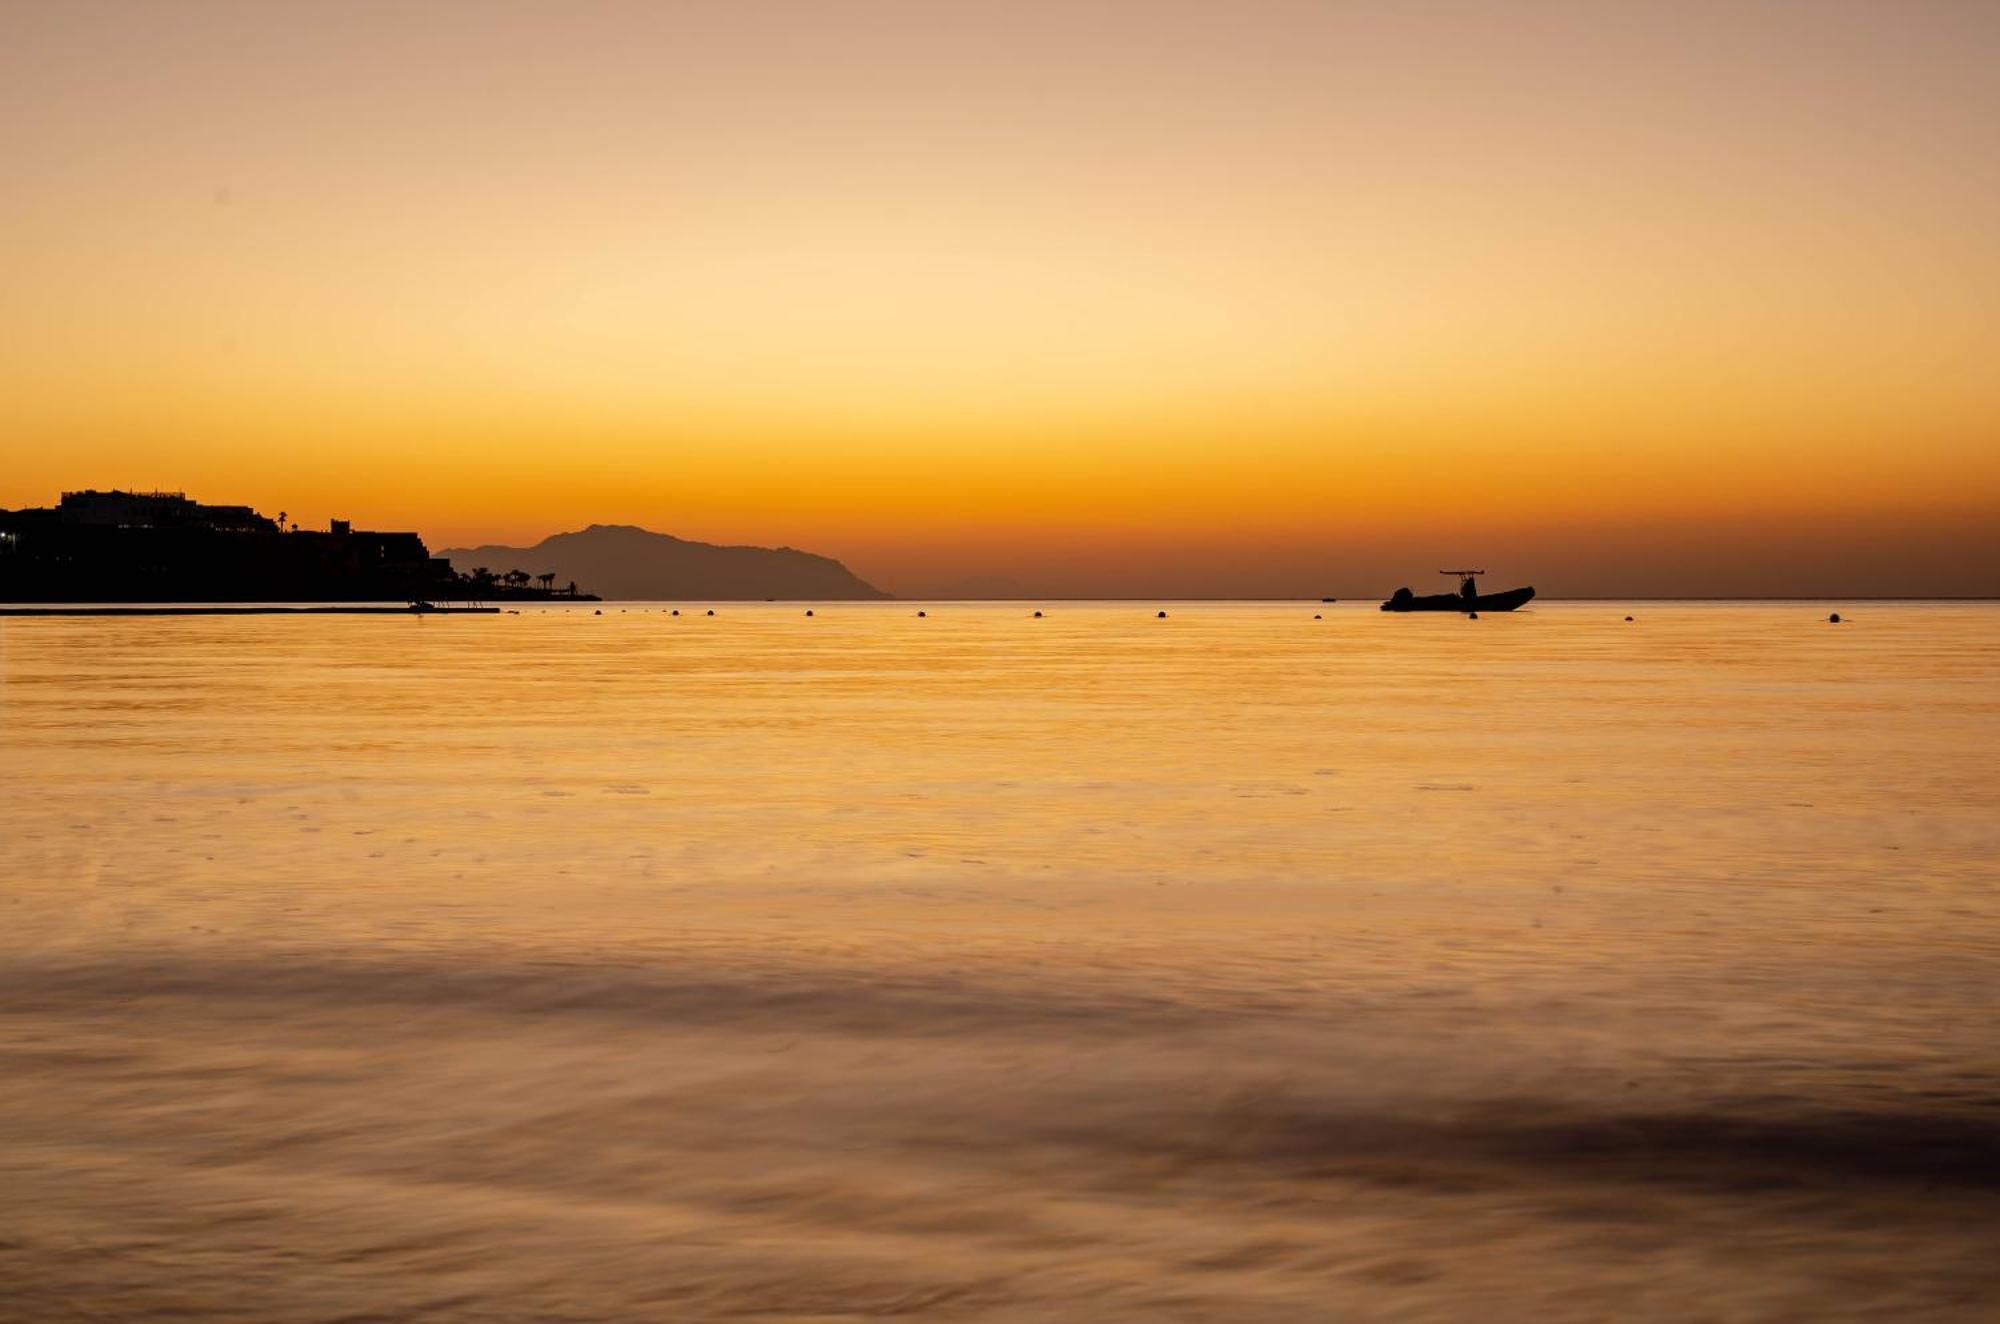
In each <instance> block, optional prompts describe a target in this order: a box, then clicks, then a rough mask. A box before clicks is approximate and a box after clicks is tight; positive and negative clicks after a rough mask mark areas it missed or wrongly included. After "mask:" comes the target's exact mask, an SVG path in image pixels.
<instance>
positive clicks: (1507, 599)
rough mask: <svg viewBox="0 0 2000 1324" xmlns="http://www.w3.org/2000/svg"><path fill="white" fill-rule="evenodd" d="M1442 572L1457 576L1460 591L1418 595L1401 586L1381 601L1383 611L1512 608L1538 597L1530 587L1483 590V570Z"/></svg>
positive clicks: (1501, 609) (1504, 609)
mask: <svg viewBox="0 0 2000 1324" xmlns="http://www.w3.org/2000/svg"><path fill="white" fill-rule="evenodd" d="M1438 573H1439V574H1441V575H1454V576H1456V577H1457V578H1458V592H1456V593H1430V594H1426V595H1425V596H1423V597H1418V596H1417V595H1416V594H1415V593H1412V592H1411V591H1410V590H1409V589H1408V588H1399V589H1397V590H1396V592H1395V593H1394V595H1392V596H1391V597H1390V599H1389V600H1388V601H1387V602H1385V603H1383V604H1382V610H1383V611H1462V612H1480V611H1512V610H1514V608H1516V607H1518V606H1520V605H1521V604H1522V603H1524V602H1526V601H1527V600H1528V599H1529V598H1532V597H1534V596H1535V590H1534V589H1533V588H1532V587H1529V588H1510V589H1507V590H1506V591H1505V592H1501V593H1481V592H1480V591H1479V576H1481V575H1483V574H1485V573H1486V572H1485V571H1484V570H1440V571H1438Z"/></svg>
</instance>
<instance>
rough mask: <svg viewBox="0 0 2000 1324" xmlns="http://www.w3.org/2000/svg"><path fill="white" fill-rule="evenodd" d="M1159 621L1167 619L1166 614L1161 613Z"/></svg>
mask: <svg viewBox="0 0 2000 1324" xmlns="http://www.w3.org/2000/svg"><path fill="white" fill-rule="evenodd" d="M1160 619H1161V620H1163V621H1164V620H1165V619H1167V614H1166V613H1165V612H1161V613H1160Z"/></svg>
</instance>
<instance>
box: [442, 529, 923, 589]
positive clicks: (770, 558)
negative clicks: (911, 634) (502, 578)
mask: <svg viewBox="0 0 2000 1324" xmlns="http://www.w3.org/2000/svg"><path fill="white" fill-rule="evenodd" d="M438 555H440V556H444V557H448V558H450V560H451V563H452V566H453V567H454V568H456V569H459V570H462V571H465V572H467V573H470V572H471V571H472V570H473V569H474V568H475V567H477V566H486V567H489V568H490V569H492V570H495V571H507V570H513V569H520V570H525V571H527V572H528V573H529V574H531V575H539V574H547V573H549V572H551V571H552V572H554V574H555V577H556V580H557V582H558V583H562V582H567V581H569V580H575V581H576V582H577V583H578V584H581V585H583V586H584V587H585V588H588V589H589V590H590V591H592V592H593V593H596V594H598V595H600V596H602V597H606V598H640V599H645V598H652V599H670V600H701V599H713V600H717V601H722V600H737V601H742V600H755V599H762V598H814V599H838V598H886V597H889V596H890V595H889V594H887V593H884V592H882V591H881V590H880V589H878V588H876V587H874V586H873V585H872V584H868V583H865V582H863V581H862V580H860V579H857V578H856V577H855V576H854V574H853V573H852V572H851V571H849V570H848V568H847V567H846V566H844V565H842V564H841V563H840V562H838V561H836V560H833V559H832V558H831V557H825V556H815V555H813V554H812V553H811V552H801V551H797V550H795V549H793V548H790V547H776V548H772V547H718V546H716V545H714V544H713V543H705V542H689V541H688V540H686V539H685V538H676V537H673V536H671V535H670V534H665V533H654V532H652V531H651V530H650V529H642V528H639V527H637V526H635V525H631V524H593V525H591V526H590V527H589V528H587V529H582V530H580V531H578V532H576V533H558V534H555V535H553V536H552V537H548V538H544V539H542V540H541V541H540V542H538V543H536V544H535V545H534V546H533V547H501V546H491V545H489V546H486V547H448V548H446V549H444V550H443V551H441V552H439V553H438Z"/></svg>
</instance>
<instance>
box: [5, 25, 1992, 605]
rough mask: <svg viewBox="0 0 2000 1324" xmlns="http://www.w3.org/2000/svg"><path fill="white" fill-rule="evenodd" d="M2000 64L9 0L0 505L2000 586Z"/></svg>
mask: <svg viewBox="0 0 2000 1324" xmlns="http://www.w3.org/2000/svg"><path fill="white" fill-rule="evenodd" d="M1996 62H2000V10H1996V9H1995V8H1993V7H1991V6H1987V5H1977V4H1948V3H1919V4H1909V5H1901V6H1895V7H1890V6H1881V5H1865V4H1827V5H1818V6H1813V7H1811V8H1810V9H1768V10H1766V9H1746V8H1742V7H1736V6H1729V5H1722V4H1694V5H1689V4H1674V5H1666V4H1656V5H1633V6H1620V7H1618V9H1617V10H1616V11H1615V12H1612V11H1607V10H1605V9H1603V8H1601V7H1593V6H1587V5H1571V4H1532V5H1522V6H1510V7H1499V6H1488V7H1481V6H1472V5H1464V6H1461V5H1452V4H1445V5H1438V6H1426V7H1424V8H1423V9H1422V10H1421V11H1420V12H1419V11H1416V10H1410V9H1404V8H1396V7H1389V6H1369V5H1304V4H1280V3H1265V4H1255V5H1249V6H1231V7H1227V8H1226V9H1225V8H1224V7H1221V6H1205V5H1182V4H1147V5H1137V4H1097V5H1063V6H1055V5H1030V6H1018V5H998V4H966V5H954V6H949V7H937V6H925V5H920V4H915V3H868V4H853V5H840V6H805V5H785V4H755V3H748V4H727V5H725V4H706V3H690V4H680V5H675V6H671V7H663V6H652V5H641V4H607V3H584V4H577V5H568V6H563V7H561V8H560V9H558V8H555V7H545V6H536V5H525V4H506V3H496V4H491V5H485V6H480V7H477V8H471V7H465V8H458V7H448V6H436V7H408V6H393V5H346V4H343V5H334V4H329V3H301V4H296V5H288V6H285V7H283V8H277V7H268V6H256V5H249V4H213V3H210V4H199V3H198V4H189V5H182V6H174V7H171V8H169V7H158V6H145V5H139V4H120V3H103V4H90V3H79V4H74V5H63V6H53V5H51V6H25V5H24V6H14V7H10V8H8V9H7V10H6V11H5V12H4V13H0V135H4V142H5V150H6V153H7V159H8V160H9V162H10V166H11V171H10V174H11V178H10V188H9V197H8V201H7V204H6V206H5V207H4V208H3V209H0V245H4V250H5V252H6V253H7V255H8V257H9V259H10V260H9V261H8V262H7V263H6V264H5V267H4V274H0V346H4V348H0V399H3V400H5V402H6V405H5V412H4V415H0V436H4V437H5V439H6V446H7V454H8V463H7V465H6V466H5V467H4V469H0V506H10V507H11V506H24V505H39V504H45V503H48V502H51V501H53V500H54V499H55V497H56V494H57V493H58V492H59V491H60V490H62V489H64V488H75V487H84V486H99V487H104V486H114V485H115V486H136V487H151V486H162V487H172V488H180V489H185V490H187V491H188V492H190V493H191V494H192V495H195V496H196V497H198V498H200V499H203V500H209V501H216V502H247V503H250V504H254V505H256V506H258V507H259V508H260V509H264V510H266V511H267V512H268V513H276V512H277V511H278V510H281V509H282V510H285V511H288V512H289V513H290V514H291V515H293V516H294V517H295V518H297V519H299V520H300V521H301V522H308V523H320V522H323V521H324V519H326V518H327V517H329V516H343V517H349V518H353V519H354V520H356V521H357V523H361V524H364V525H367V526H370V527H379V528H414V529H416V530H418V531H419V532H421V533H422V534H423V535H424V536H425V538H426V539H427V540H428V541H429V542H430V543H431V545H432V546H434V547H444V546H475V545H481V544H492V543H500V544H516V545H525V544H531V543H533V542H536V541H538V540H539V539H541V538H543V537H545V536H547V535H549V534H553V533H557V532H560V531H564V530H571V529H578V528H582V527H584V526H585V525H588V524H591V523H621V524H636V525H641V526H643V527H646V528H650V529H656V530H659V531H662V532H667V533H671V534H674V535H676V536H679V537H683V538H689V539H697V540H701V541H707V542H716V543H725V544H757V545H766V546H778V545H790V546H793V547H797V548H802V549H805V550H809V551H813V552H817V553H821V554H824V555H827V556H832V557H836V558H838V559H839V560H841V561H842V562H843V563H844V564H846V565H847V566H848V567H849V568H850V569H851V570H853V571H854V572H855V573H856V574H858V575H860V576H861V577H862V578H864V579H866V580H868V581H870V582H871V583H874V584H877V585H879V586H881V587H883V588H885V589H888V590H890V591H892V592H895V593H897V594H899V595H902V596H906V597H923V596H931V595H937V594H945V593H954V592H964V591H968V589H970V590H973V591H985V592H993V593H1006V594H1023V595H1030V596H1033V595H1047V596H1052V597H1053V596H1099V595H1102V596H1145V595H1160V596H1229V595H1244V596H1317V595H1320V594H1336V595H1340V596H1349V595H1355V596H1359V595H1364V594H1367V593H1372V592H1376V591H1380V590H1382V589H1383V587H1384V586H1385V585H1386V586H1393V585H1395V584H1398V583H1406V582H1407V583H1414V584H1419V585H1421V584H1422V582H1423V581H1424V580H1425V579H1427V578H1433V577H1434V576H1432V574H1431V572H1432V571H1433V570H1434V569H1435V568H1437V567H1438V566H1442V565H1447V564H1452V563H1455V562H1457V561H1460V560H1463V559H1467V558H1469V559H1470V563H1472V564H1477V565H1484V566H1488V567H1489V568H1490V569H1491V570H1492V571H1493V572H1494V574H1495V576H1496V586H1499V585H1500V584H1504V583H1517V582H1520V583H1526V582H1533V583H1536V584H1537V585H1538V586H1539V587H1541V588H1542V589H1543V590H1544V592H1545V593H1549V594H1551V595H1556V596H1623V595H1636V596H1654V595H1720V596H1736V595H1762V594H1794V593H1816V594H1853V595H1894V594H1939V595H1964V594H1990V593H1992V592H1994V591H1995V587H1994V585H1995V580H1996V578H2000V532H1996V530H2000V374H1996V373H1994V372H1993V370H1992V361H1993V348H1994V346H1995V345H1996V344H2000V85H1996V80H1994V79H1992V78H1991V76H1990V71H1991V69H1992V68H1993V67H1994V66H1995V64H1996ZM982 585H983V586H985V587H984V588H983V589H981V588H980V586H982Z"/></svg>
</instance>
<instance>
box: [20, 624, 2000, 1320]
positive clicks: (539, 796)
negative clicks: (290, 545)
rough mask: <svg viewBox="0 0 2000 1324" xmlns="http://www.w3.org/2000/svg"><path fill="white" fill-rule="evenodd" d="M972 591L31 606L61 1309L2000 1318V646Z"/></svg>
mask: <svg viewBox="0 0 2000 1324" xmlns="http://www.w3.org/2000/svg"><path fill="white" fill-rule="evenodd" d="M916 609H917V608H916V606H915V605H913V604H894V605H879V606H877V605H870V606H843V605H838V604H834V605H822V606H819V607H817V608H816V609H815V610H816V613H817V614H816V615H815V616H814V617H813V618H812V619H806V618H805V616H804V615H803V609H802V608H800V607H797V606H784V605H764V604H759V605H756V606H747V605H723V606H721V607H719V608H718V614H717V615H716V616H715V617H713V618H710V617H706V616H704V615H702V614H701V610H702V609H701V608H696V609H693V610H692V611H690V610H687V609H683V614H682V615H681V616H679V617H672V616H669V615H667V614H666V612H665V609H663V608H641V607H639V606H636V605H634V604H622V605H621V604H611V605H609V606H607V607H606V608H605V611H604V614H603V615H602V616H596V615H592V614H590V610H589V609H587V608H586V609H578V610H571V611H563V610H537V609H529V610H524V611H522V612H521V613H520V614H518V615H502V616H494V617H459V618H436V617H434V618H411V619H403V618H368V617H352V618H340V617H335V618H310V617H307V618H282V617H270V618H237V619H214V618H208V619H203V618H187V619H48V620H14V621H5V622H0V840H4V857H0V1192H4V1193H5V1199H4V1205H0V1317H4V1318H6V1319H8V1320H16V1321H31V1320H45V1319H50V1320H52V1319H84V1318H93V1319H117V1320H149V1319H156V1318H158V1319H166V1318H173V1319H183V1320H184V1319H222V1320H245V1321H292V1320H316V1321H333V1320H360V1319H371V1320H374V1319H382V1320H402V1319H412V1320H414V1319H422V1320H439V1321H446V1320H693V1319H710V1318H733V1317H738V1316H746V1317H757V1318H762V1319H792V1320H834V1319H848V1318H855V1317H870V1316H880V1315H901V1316H906V1317H912V1318H921V1319H941V1320H955V1319H964V1320H989V1319H990V1320H1003V1319H1004V1320H1049V1319H1079V1320H1120V1319H1125V1320H1160V1319H1175V1320H1183V1319H1185V1320H1195V1319H1202V1320H1227V1321H1262V1320H1270V1321H1293V1320H1303V1319H1340V1320H1376V1319H1383V1320H1391V1319H1393V1320H1433V1319H1435V1320H1451V1319H1464V1318H1481V1319H1524V1318H1536V1319H1542V1320H1571V1319H1576V1320H1582V1319H1631V1318H1644V1317H1654V1318H1672V1319H1690V1318H1700V1319H1731V1320H1734V1319H1776V1318H1796V1319H1827V1318H1833V1317H1856V1318H1881V1319H1909V1318H1919V1317H1923V1318H1936V1319H1971V1318H1978V1317H1982V1316H1983V1317H1991V1316H1992V1315H1993V1314H1994V1313H1995V1312H1996V1311H2000V1256H1996V1255H1995V1254H1994V1248H1995V1244H1996V1242H1995V1228H1996V1226H2000V1018H1996V1013H2000V863H1996V860H2000V813H1996V809H2000V759H1996V756H1995V751H1996V750H2000V608H1995V607H1990V606H1926V605H1888V604H1873V605H1868V604H1864V605H1858V606H1855V607H1854V608H1853V609H1852V610H1851V612H1850V613H1846V614H1849V615H1850V616H1851V619H1850V621H1849V622H1848V623H1845V624H1842V625H1839V626H1833V625H1829V624H1827V623H1826V622H1825V620H1824V617H1825V614H1826V610H1827V608H1826V607H1825V606H1823V605H1813V604H1798V605H1782V604H1776V605H1759V606H1728V605H1717V606H1701V605H1660V604H1638V605H1634V606H1620V605H1613V604H1559V605H1554V606H1547V607H1540V608H1539V609H1537V610H1533V611H1529V612H1523V613H1520V614H1518V615H1515V616H1501V617H1489V618H1486V619H1482V620H1479V621H1476V622H1474V621H1466V620H1462V619H1458V618H1432V617H1422V618H1418V617H1400V618H1399V617H1390V616H1384V615H1382V614H1380V613H1378V612H1375V611H1373V610H1371V609H1365V608H1361V609H1357V608H1354V607H1349V606H1346V605H1340V606H1327V607H1321V606H1304V605H1262V604H1260V605H1206V604H1203V605H1194V604H1190V605H1182V606H1169V608H1168V610H1169V612H1170V615H1169V617H1168V618H1167V619H1165V620H1159V619H1156V618H1155V617H1154V615H1153V612H1154V606H1153V605H1152V604H1147V605H1144V606H1140V605H1129V604H1117V605H1065V604H1056V605H1053V606H1050V607H1047V608H1046V610H1047V611H1048V615H1047V616H1046V617H1044V618H1043V619H1039V620H1037V619H1033V618H1031V616H1030V610H1031V608H1030V607H1029V606H1016V605H954V604H930V605H927V606H926V608H925V609H926V610H927V611H928V612H929V615H928V617H927V618H925V619H918V618H916V616H915V614H914V613H915V611H916ZM1315 613H1318V614H1320V615H1322V616H1323V617H1324V619H1320V620H1315V619H1314V615H1315ZM1628 614H1630V615H1632V616H1635V617H1636V618H1637V619H1636V620H1634V621H1631V622H1629V623H1628V622H1627V621H1626V620H1625V619H1624V618H1625V616H1626V615H1628Z"/></svg>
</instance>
